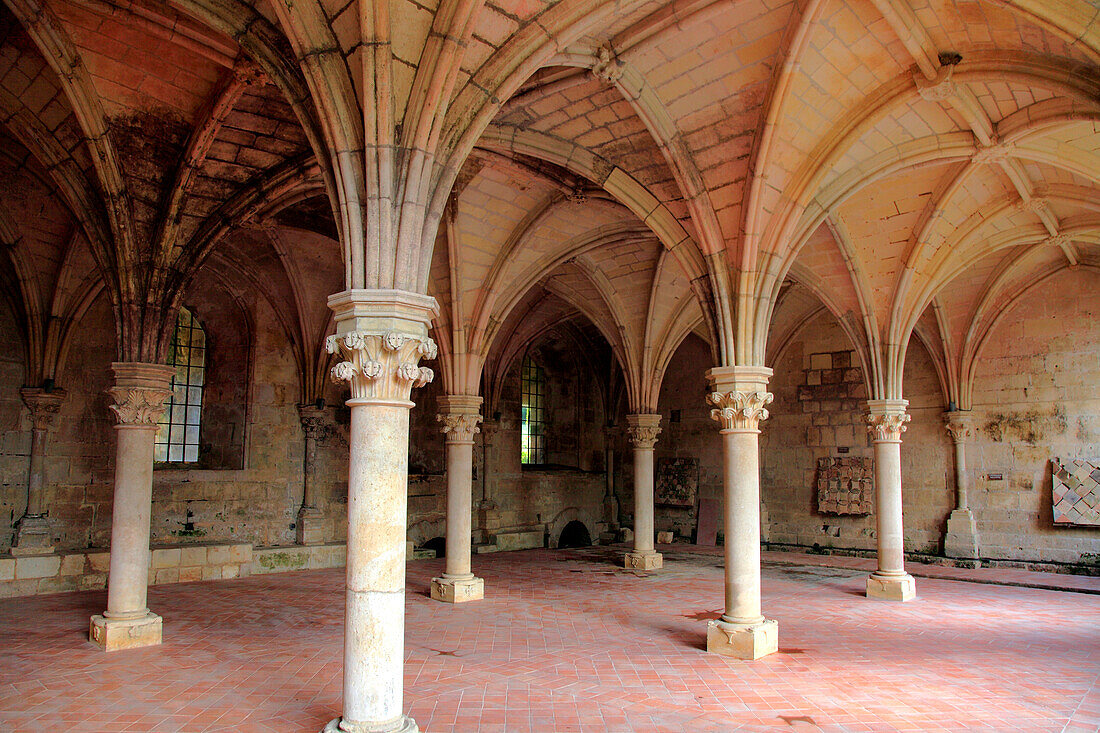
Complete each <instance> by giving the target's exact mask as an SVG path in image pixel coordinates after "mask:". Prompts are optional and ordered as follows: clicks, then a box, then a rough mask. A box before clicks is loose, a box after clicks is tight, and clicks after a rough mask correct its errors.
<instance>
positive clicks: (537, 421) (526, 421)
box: [520, 357, 546, 464]
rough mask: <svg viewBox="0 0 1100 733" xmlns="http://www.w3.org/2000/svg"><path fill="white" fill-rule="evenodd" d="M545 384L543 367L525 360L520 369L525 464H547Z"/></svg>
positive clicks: (522, 453)
mask: <svg viewBox="0 0 1100 733" xmlns="http://www.w3.org/2000/svg"><path fill="white" fill-rule="evenodd" d="M545 383H546V376H545V373H544V372H543V369H542V367H540V366H539V365H538V364H535V363H534V361H532V360H531V359H530V358H529V357H528V358H525V359H524V360H523V365H522V366H521V367H520V388H521V395H522V401H521V406H520V461H521V462H523V463H533V464H537V463H545V462H546V446H545V442H544V440H543V437H542V436H543V434H544V433H545V431H546V422H545V420H546V416H545V413H544V410H543V405H542V396H543V394H544V392H545Z"/></svg>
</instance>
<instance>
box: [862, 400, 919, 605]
mask: <svg viewBox="0 0 1100 733" xmlns="http://www.w3.org/2000/svg"><path fill="white" fill-rule="evenodd" d="M908 404H909V403H908V402H907V401H906V400H868V402H867V408H868V411H869V412H868V415H867V430H868V432H869V433H870V434H871V440H872V443H873V444H874V451H875V527H876V529H877V534H878V570H876V571H875V572H874V573H872V574H871V576H870V577H869V578H867V597H868V598H880V599H883V600H889V601H909V600H912V599H913V598H915V597H916V584H915V583H914V581H913V577H912V576H911V575H909V574H908V573H906V572H905V530H904V525H903V521H902V498H901V497H902V494H901V434H902V433H904V432H905V430H906V428H905V424H906V423H907V422H909V415H908V414H906V412H905V408H906V407H907V406H908Z"/></svg>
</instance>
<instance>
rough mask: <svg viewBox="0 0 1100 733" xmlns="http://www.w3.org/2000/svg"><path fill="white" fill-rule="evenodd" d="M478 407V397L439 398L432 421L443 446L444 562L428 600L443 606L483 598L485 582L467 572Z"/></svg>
mask: <svg viewBox="0 0 1100 733" xmlns="http://www.w3.org/2000/svg"><path fill="white" fill-rule="evenodd" d="M480 408H481V398H480V397H475V396H472V395H447V396H446V397H441V398H440V399H439V414H438V415H437V416H436V420H438V421H439V422H441V423H443V427H442V432H443V435H444V440H445V442H446V446H447V562H446V569H445V570H444V571H443V575H442V576H440V577H438V578H432V598H434V599H435V600H437V601H443V602H445V603H463V602H465V601H477V600H480V599H482V598H484V597H485V581H483V580H482V579H481V578H476V577H474V574H473V573H472V572H470V549H471V547H470V535H471V533H472V531H473V527H472V526H471V522H470V519H471V511H470V510H471V506H472V504H473V488H474V436H475V435H477V433H478V432H479V429H478V427H477V425H478V423H480V422H481V415H480V414H478V410H479V409H480Z"/></svg>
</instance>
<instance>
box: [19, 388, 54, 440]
mask: <svg viewBox="0 0 1100 733" xmlns="http://www.w3.org/2000/svg"><path fill="white" fill-rule="evenodd" d="M19 395H20V396H21V397H22V398H23V404H24V405H26V406H27V409H28V410H30V413H31V424H32V426H33V428H34V429H35V430H53V429H54V428H55V427H57V416H58V415H60V414H61V403H62V402H64V401H65V396H66V392H65V390H63V389H54V390H50V391H49V392H47V391H46V390H44V389H41V388H39V387H24V388H23V389H21V390H19Z"/></svg>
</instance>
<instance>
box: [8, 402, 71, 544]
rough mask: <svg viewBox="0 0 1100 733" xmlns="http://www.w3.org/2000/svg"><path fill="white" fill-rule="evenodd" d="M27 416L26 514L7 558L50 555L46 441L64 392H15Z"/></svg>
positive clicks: (54, 423)
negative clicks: (27, 413)
mask: <svg viewBox="0 0 1100 733" xmlns="http://www.w3.org/2000/svg"><path fill="white" fill-rule="evenodd" d="M19 394H20V396H21V397H22V398H23V404H25V405H26V406H27V409H28V410H29V411H30V413H31V460H30V468H29V470H28V471H27V510H26V512H25V513H24V514H23V516H22V518H21V519H20V520H19V522H18V525H17V526H16V529H15V538H14V539H13V541H12V548H11V554H12V555H16V556H21V555H48V554H50V553H52V552H53V551H54V544H53V528H52V527H51V526H50V520H49V518H48V517H47V511H46V496H45V494H46V441H47V439H48V437H49V432H50V431H51V430H53V429H54V428H55V427H57V418H58V415H59V414H60V412H61V403H62V402H63V401H64V400H65V390H61V389H55V390H50V391H46V390H45V389H39V388H30V387H26V388H23V389H21V390H19Z"/></svg>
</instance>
